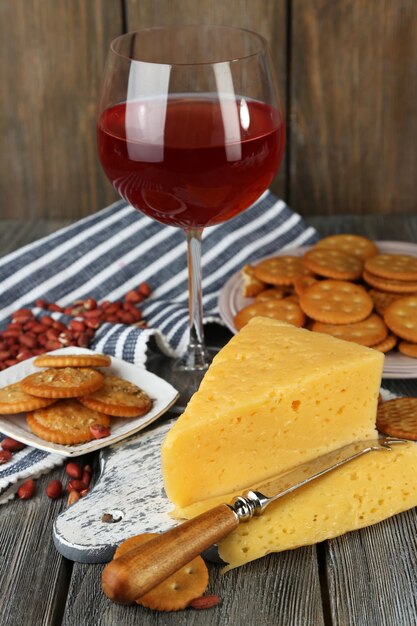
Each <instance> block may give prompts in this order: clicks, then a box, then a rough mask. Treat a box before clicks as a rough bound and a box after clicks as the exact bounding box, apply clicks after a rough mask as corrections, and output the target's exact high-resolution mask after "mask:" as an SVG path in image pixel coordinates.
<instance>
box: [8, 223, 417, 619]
mask: <svg viewBox="0 0 417 626" xmlns="http://www.w3.org/2000/svg"><path fill="white" fill-rule="evenodd" d="M307 221H308V222H309V223H310V224H312V225H313V226H315V227H316V228H317V229H318V230H319V232H320V233H321V234H322V235H326V234H331V233H337V232H345V233H346V232H351V233H358V234H364V235H366V236H369V237H371V238H372V239H379V240H384V239H385V240H387V239H388V240H398V241H412V242H417V216H406V217H399V216H396V217H387V216H385V217H384V216H375V215H373V216H334V217H329V216H326V217H314V218H310V219H307ZM65 224H66V223H63V222H46V221H41V220H28V221H26V222H25V223H24V224H22V223H21V222H13V221H7V222H6V221H0V256H1V255H3V254H7V253H8V252H11V251H12V250H13V249H16V248H18V247H20V246H22V245H24V244H26V243H28V242H30V241H33V240H35V239H37V238H39V237H41V236H43V235H46V234H48V233H50V232H52V231H54V230H56V229H57V228H59V227H61V226H64V225H65ZM384 387H385V388H387V389H390V390H392V391H394V392H396V393H399V394H402V395H414V396H416V395H417V381H414V380H404V381H402V380H395V381H394V380H392V381H390V380H385V381H384ZM87 460H88V462H90V463H93V464H94V465H95V467H96V468H97V467H98V465H97V460H98V459H97V455H95V456H94V455H93V456H90V457H89V458H88V459H87ZM97 472H98V469H97ZM52 478H58V479H63V478H64V470H63V469H62V468H59V469H56V470H54V471H52V472H51V473H49V474H48V475H47V476H44V477H42V478H40V479H39V480H38V481H37V486H38V487H37V495H36V497H34V498H33V499H32V500H29V501H19V500H15V501H12V502H10V503H8V504H6V505H3V506H2V507H0V546H1V548H0V549H1V568H0V624H2V625H3V626H12V625H13V626H14V625H16V626H26V625H28V626H29V625H30V626H41V625H42V626H43V625H46V624H48V625H49V624H51V625H54V626H55V625H58V624H63V625H64V626H87V625H91V626H98V625H100V626H105V625H109V626H115V625H123V626H128V625H130V624H132V625H133V624H135V625H137V624H141V626H147V625H150V624H153V625H158V626H162V625H164V626H165V625H166V626H170V625H171V624H172V625H174V624H175V625H176V626H182V625H185V624H187V626H199V625H204V626H210V625H219V624H221V625H222V626H240V625H241V624H247V625H248V626H255V625H256V626H272V625H273V626H280V625H282V626H297V625H305V626H307V625H308V626H321V625H325V626H330V625H332V626H336V625H337V626H342V625H343V626H352V625H355V626H362V625H363V626H365V625H366V626H383V625H389V626H408V625H410V626H411V625H413V626H415V624H416V623H417V595H416V592H415V580H416V577H417V559H416V554H417V540H416V537H417V514H416V510H411V511H407V512H405V513H402V514H400V515H397V516H395V517H394V518H391V519H389V520H386V521H384V522H381V523H379V524H376V525H374V526H371V527H369V528H365V529H363V530H360V531H356V532H352V533H348V534H346V535H344V536H342V537H339V538H337V539H333V540H331V541H326V542H324V543H321V544H318V545H313V546H308V547H304V548H298V549H296V550H292V551H287V552H283V553H279V554H271V555H269V556H267V557H265V558H263V559H260V560H258V561H255V562H253V563H250V564H248V565H246V566H244V567H241V568H239V569H237V570H233V571H231V572H229V573H227V574H225V575H221V574H220V568H219V567H218V566H217V565H213V564H209V570H210V584H209V591H210V593H215V594H218V595H219V596H220V597H221V600H222V601H221V604H220V605H219V606H218V607H216V608H214V609H211V610H208V611H190V610H188V611H182V612H180V613H165V614H164V613H156V612H152V611H149V610H147V609H144V608H142V607H139V606H120V605H117V604H114V603H111V602H110V601H109V600H108V599H107V598H106V597H105V596H104V594H103V593H102V591H101V587H100V578H101V572H102V570H103V567H104V566H103V565H85V564H79V563H73V562H71V561H68V560H67V559H65V558H64V557H62V556H61V555H60V554H59V553H58V552H57V551H56V550H55V548H54V545H53V541H52V524H53V521H54V519H55V518H56V516H57V515H58V514H59V513H60V512H61V511H62V510H63V509H64V508H65V506H66V502H65V499H61V500H58V501H55V502H53V501H50V500H49V499H48V498H46V496H45V494H44V489H45V486H46V484H47V482H48V481H49V480H50V479H52Z"/></svg>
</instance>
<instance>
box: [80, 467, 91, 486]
mask: <svg viewBox="0 0 417 626" xmlns="http://www.w3.org/2000/svg"><path fill="white" fill-rule="evenodd" d="M81 480H82V482H83V483H84V485H86V486H87V487H89V486H90V481H91V472H88V471H87V470H86V469H85V468H84V471H83V475H82V478H81Z"/></svg>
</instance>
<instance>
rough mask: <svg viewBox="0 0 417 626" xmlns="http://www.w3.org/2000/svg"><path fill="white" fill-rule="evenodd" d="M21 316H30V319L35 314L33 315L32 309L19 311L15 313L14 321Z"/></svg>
mask: <svg viewBox="0 0 417 626" xmlns="http://www.w3.org/2000/svg"><path fill="white" fill-rule="evenodd" d="M21 315H26V316H29V317H33V313H32V311H31V310H30V309H17V311H15V312H14V313H13V315H12V319H13V318H14V317H19V316H21Z"/></svg>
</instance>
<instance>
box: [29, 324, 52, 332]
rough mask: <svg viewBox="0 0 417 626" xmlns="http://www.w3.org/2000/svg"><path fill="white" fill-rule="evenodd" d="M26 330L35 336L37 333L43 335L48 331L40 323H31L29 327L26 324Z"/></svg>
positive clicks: (46, 327)
mask: <svg viewBox="0 0 417 626" xmlns="http://www.w3.org/2000/svg"><path fill="white" fill-rule="evenodd" d="M28 328H29V329H30V330H31V331H32V332H33V333H35V335H39V333H44V332H45V331H46V330H47V329H48V326H45V324H41V323H40V322H31V323H30V326H29V324H28Z"/></svg>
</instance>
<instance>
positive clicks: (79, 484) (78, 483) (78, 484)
mask: <svg viewBox="0 0 417 626" xmlns="http://www.w3.org/2000/svg"><path fill="white" fill-rule="evenodd" d="M86 487H87V485H85V484H84V483H83V481H82V480H77V479H76V478H71V480H70V481H69V483H68V485H67V491H68V493H70V492H71V491H74V490H75V491H82V490H83V489H85V488H86Z"/></svg>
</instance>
